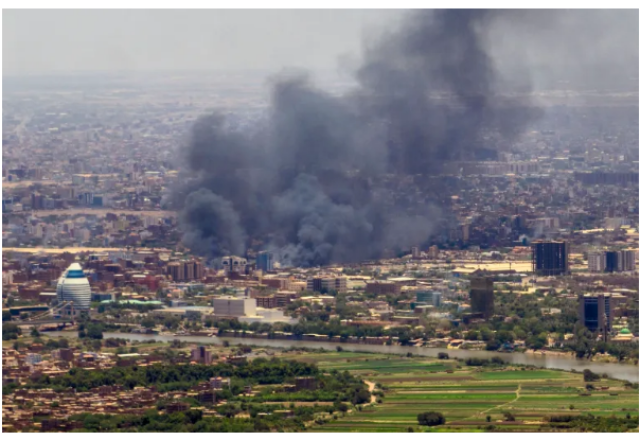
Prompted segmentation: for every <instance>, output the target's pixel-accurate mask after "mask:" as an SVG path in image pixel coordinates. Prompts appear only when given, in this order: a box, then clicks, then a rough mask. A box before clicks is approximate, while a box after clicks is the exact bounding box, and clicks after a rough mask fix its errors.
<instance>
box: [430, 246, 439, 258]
mask: <svg viewBox="0 0 640 440" xmlns="http://www.w3.org/2000/svg"><path fill="white" fill-rule="evenodd" d="M429 258H431V259H432V260H435V259H436V258H438V246H435V245H433V246H431V247H430V248H429Z"/></svg>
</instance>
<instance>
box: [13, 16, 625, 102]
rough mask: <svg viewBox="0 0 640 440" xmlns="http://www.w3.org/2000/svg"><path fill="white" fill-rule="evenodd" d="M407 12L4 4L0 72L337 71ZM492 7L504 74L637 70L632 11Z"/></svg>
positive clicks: (493, 44) (620, 77) (573, 75)
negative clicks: (36, 7)
mask: <svg viewBox="0 0 640 440" xmlns="http://www.w3.org/2000/svg"><path fill="white" fill-rule="evenodd" d="M405 13H406V11H399V10H4V11H3V74H4V75H15V74H18V75H19V74H26V73H34V74H43V73H51V72H73V71H114V70H118V71H143V72H144V71H153V70H263V71H268V72H274V71H278V70H280V69H282V68H291V67H293V68H304V69H308V70H312V71H318V70H323V71H325V72H337V71H338V70H339V69H340V68H345V67H347V68H349V67H354V66H357V65H358V62H357V61H358V57H359V55H360V54H361V53H362V48H363V44H364V43H363V42H364V41H368V42H370V41H371V39H370V37H371V36H376V35H379V31H380V30H381V29H393V28H397V27H396V26H395V25H396V24H397V23H398V21H399V18H400V17H401V16H402V15H403V14H405ZM494 15H495V14H494ZM498 15H500V16H503V17H501V19H498V20H494V21H492V24H491V26H490V28H487V29H484V30H483V32H482V36H483V38H486V39H488V41H487V44H486V45H485V46H486V48H487V50H489V51H490V52H491V56H492V58H493V61H494V62H495V65H496V68H497V70H498V71H499V73H500V75H502V76H504V77H505V78H511V79H512V80H514V81H517V80H519V78H524V77H525V76H526V77H527V78H529V81H532V82H533V85H534V89H535V88H538V87H541V88H544V87H546V86H547V84H551V83H554V81H556V80H557V79H558V78H562V79H568V80H570V81H573V80H586V81H587V82H588V83H589V84H591V85H593V86H594V87H596V88H597V87H600V86H602V87H606V86H607V84H614V85H615V84H618V83H620V81H627V79H629V78H631V79H633V78H634V77H637V71H638V11H637V10H591V11H584V10H583V11H575V10H564V11H563V10H553V11H551V10H547V11H543V10H535V11H534V10H525V11H520V12H517V13H516V16H518V17H519V19H518V20H515V21H514V20H512V19H511V18H510V17H512V15H510V13H508V12H504V11H501V12H500V13H499V14H498ZM365 36H368V37H367V38H365ZM424 44H429V43H428V42H424ZM345 60H346V61H351V62H345ZM583 82H584V81H583ZM631 82H633V81H631ZM634 87H635V89H636V90H637V81H636V85H635V86H634Z"/></svg>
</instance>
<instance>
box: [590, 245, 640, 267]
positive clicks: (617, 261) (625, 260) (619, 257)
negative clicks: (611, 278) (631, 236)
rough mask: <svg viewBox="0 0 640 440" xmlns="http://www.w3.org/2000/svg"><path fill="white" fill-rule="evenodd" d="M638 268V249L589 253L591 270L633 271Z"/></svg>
mask: <svg viewBox="0 0 640 440" xmlns="http://www.w3.org/2000/svg"><path fill="white" fill-rule="evenodd" d="M635 268H636V251H635V250H634V249H625V250H622V251H600V252H591V253H590V254H589V270H590V271H591V272H632V271H635Z"/></svg>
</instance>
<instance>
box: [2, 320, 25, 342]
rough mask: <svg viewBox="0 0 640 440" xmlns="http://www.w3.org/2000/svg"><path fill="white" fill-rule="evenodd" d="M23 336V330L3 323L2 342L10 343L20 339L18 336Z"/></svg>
mask: <svg viewBox="0 0 640 440" xmlns="http://www.w3.org/2000/svg"><path fill="white" fill-rule="evenodd" d="M21 334H22V330H20V327H18V326H17V325H15V324H11V323H8V322H6V323H3V324H2V340H3V341H8V340H10V339H18V336H20V335H21Z"/></svg>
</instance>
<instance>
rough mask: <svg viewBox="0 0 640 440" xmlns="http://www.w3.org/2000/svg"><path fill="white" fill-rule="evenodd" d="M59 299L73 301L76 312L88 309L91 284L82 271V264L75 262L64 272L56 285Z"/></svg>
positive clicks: (60, 300)
mask: <svg viewBox="0 0 640 440" xmlns="http://www.w3.org/2000/svg"><path fill="white" fill-rule="evenodd" d="M56 293H57V295H58V301H59V302H63V301H65V302H66V301H73V308H74V310H75V311H76V312H80V311H88V310H89V306H90V305H91V286H89V280H88V279H87V277H86V276H85V274H84V272H83V271H82V266H80V265H79V264H78V263H73V264H72V265H71V266H69V268H68V269H67V270H66V271H65V272H64V273H63V274H62V276H61V277H60V279H59V280H58V286H57V287H56Z"/></svg>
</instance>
